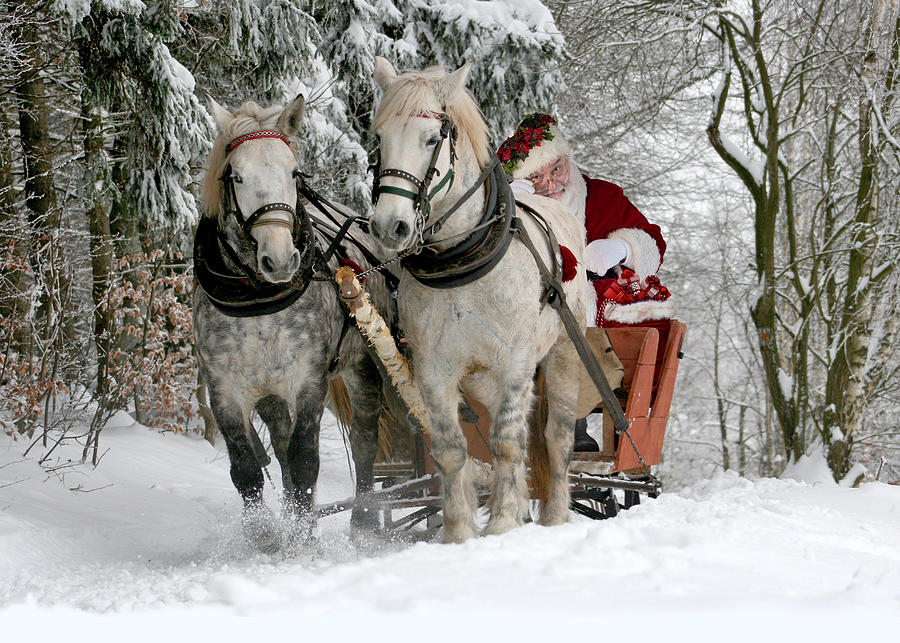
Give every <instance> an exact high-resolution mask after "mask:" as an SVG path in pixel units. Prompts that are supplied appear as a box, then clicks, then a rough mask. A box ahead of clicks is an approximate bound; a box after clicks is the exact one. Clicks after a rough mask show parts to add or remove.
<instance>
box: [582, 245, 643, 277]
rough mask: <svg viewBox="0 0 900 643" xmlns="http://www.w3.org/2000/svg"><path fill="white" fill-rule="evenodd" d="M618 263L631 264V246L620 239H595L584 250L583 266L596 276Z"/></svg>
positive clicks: (603, 273)
mask: <svg viewBox="0 0 900 643" xmlns="http://www.w3.org/2000/svg"><path fill="white" fill-rule="evenodd" d="M620 263H621V264H628V263H631V246H629V245H628V243H626V242H625V241H622V240H621V239H597V240H596V241H591V242H590V243H589V244H587V246H585V248H584V265H585V266H587V269H588V270H590V271H591V272H595V273H597V274H598V275H605V274H606V272H607V271H608V270H609V269H610V268H612V267H613V266H618V265H619V264H620Z"/></svg>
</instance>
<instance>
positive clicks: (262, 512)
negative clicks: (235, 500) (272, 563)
mask: <svg viewBox="0 0 900 643" xmlns="http://www.w3.org/2000/svg"><path fill="white" fill-rule="evenodd" d="M241 528H242V529H243V532H244V538H246V539H247V542H249V543H250V544H251V545H253V546H254V547H256V548H257V549H258V550H259V551H261V552H262V553H264V554H272V553H275V552H276V551H278V550H279V549H281V536H280V535H279V534H278V529H277V528H276V525H275V515H274V514H273V513H272V512H271V511H270V510H269V508H268V507H266V506H265V505H263V504H260V505H258V506H248V507H245V508H244V513H243V515H242V516H241Z"/></svg>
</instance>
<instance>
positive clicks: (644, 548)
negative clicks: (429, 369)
mask: <svg viewBox="0 0 900 643" xmlns="http://www.w3.org/2000/svg"><path fill="white" fill-rule="evenodd" d="M103 444H104V446H105V447H106V448H108V449H109V452H108V453H107V454H106V456H105V457H104V459H103V461H102V462H101V465H100V467H99V468H98V469H96V470H93V471H92V470H90V468H89V467H84V466H77V467H66V468H63V469H61V470H60V472H59V474H58V475H51V476H49V477H48V475H47V474H46V473H44V472H43V471H42V470H41V469H40V468H39V467H38V466H37V464H36V463H35V460H34V458H32V457H31V456H29V458H27V459H23V458H22V452H23V451H24V449H25V446H27V445H25V444H24V443H22V442H8V443H4V446H3V447H0V554H2V557H0V631H3V632H4V636H3V638H4V640H13V639H9V638H7V637H6V636H5V633H6V632H9V631H17V632H18V631H19V629H18V628H25V629H23V630H21V631H22V632H29V631H31V632H32V635H34V630H33V629H32V628H33V627H34V626H35V625H36V624H38V623H40V624H41V625H42V628H41V629H40V632H41V633H42V636H41V637H40V638H42V639H43V638H44V637H43V634H46V633H47V629H46V628H51V629H52V628H54V627H59V628H60V631H63V630H65V631H66V632H68V634H67V639H68V638H71V636H72V631H75V632H76V637H77V632H82V634H83V636H84V637H85V638H86V639H87V638H90V639H92V640H96V639H97V638H98V632H99V633H101V634H102V633H103V632H106V633H108V634H110V638H111V637H112V636H113V634H114V632H116V631H117V628H120V629H121V628H126V626H127V630H128V636H129V637H130V638H131V639H134V638H135V636H137V637H138V638H139V639H140V640H144V639H143V638H141V636H142V635H146V637H147V640H149V639H150V638H153V639H154V640H158V638H159V636H158V634H159V633H160V632H165V631H167V630H166V628H169V627H171V628H172V631H177V629H179V628H180V626H177V627H176V624H177V623H189V624H191V625H192V626H196V627H197V628H198V630H197V631H198V632H203V633H204V638H207V635H206V633H208V632H219V633H220V634H221V635H222V636H224V637H225V638H226V639H227V640H237V639H241V638H246V637H247V636H250V635H253V634H254V633H255V632H257V631H259V630H258V627H266V625H263V624H267V625H268V626H271V627H275V624H278V623H282V624H284V626H285V627H288V624H289V623H293V624H294V625H295V626H296V628H297V630H296V635H297V637H298V638H301V637H302V638H305V637H306V635H308V634H311V633H313V632H319V633H322V634H328V635H329V638H331V637H332V636H334V637H337V640H343V639H345V638H349V636H351V635H353V636H354V637H358V636H360V635H362V636H363V637H364V638H365V639H367V640H371V639H373V638H374V639H377V640H385V639H387V638H392V634H391V633H392V632H393V635H396V634H398V632H399V630H398V628H404V629H405V628H408V627H410V626H411V625H413V626H416V625H418V626H421V627H423V628H427V629H428V630H429V631H430V632H431V633H430V634H429V635H428V636H427V638H429V639H432V640H434V639H437V640H449V639H450V638H453V637H455V636H456V635H457V634H462V635H466V634H465V633H466V632H471V631H473V628H474V629H477V630H478V631H481V632H486V631H489V630H490V631H499V630H500V628H501V627H505V626H506V625H509V624H511V625H512V626H513V627H514V628H515V630H516V631H517V632H519V633H520V634H526V635H527V636H525V637H524V638H525V640H537V639H538V638H541V637H542V633H546V634H550V633H554V636H558V632H557V630H556V628H557V627H562V630H563V631H566V632H585V631H588V630H585V629H584V628H598V627H599V628H602V632H604V633H605V635H607V636H608V635H621V636H627V635H637V634H640V635H641V636H643V635H646V634H650V635H653V636H654V637H655V638H657V639H660V640H662V638H663V637H665V640H672V638H673V637H672V636H671V635H672V634H674V633H676V632H680V633H681V634H683V635H684V636H685V638H690V639H691V640H697V639H698V638H700V639H702V640H713V639H718V638H719V636H718V633H721V632H722V630H723V628H724V629H725V630H726V631H728V632H729V634H728V636H727V637H726V638H727V639H728V640H729V641H730V640H756V639H758V638H759V636H760V635H765V636H766V637H767V638H768V639H770V640H771V639H774V640H787V636H786V633H787V632H789V631H793V630H794V629H795V628H796V631H797V633H798V634H799V633H801V632H802V633H803V638H804V640H806V639H807V637H809V636H813V638H815V639H818V640H841V639H842V638H845V637H846V636H850V635H852V636H853V637H854V638H858V637H860V635H861V634H862V633H863V631H865V632H871V634H873V635H881V634H883V635H884V636H885V637H886V638H882V639H880V640H897V639H896V636H897V632H898V631H900V628H898V626H900V544H898V536H900V488H897V487H889V486H887V485H881V484H869V485H865V486H864V487H862V488H861V489H845V488H841V487H838V486H836V485H833V484H817V485H809V484H805V483H800V482H795V481H791V480H771V479H767V480H760V481H756V482H751V481H748V480H745V479H741V478H738V477H737V476H736V475H733V474H723V475H720V476H718V477H717V478H715V479H714V480H711V481H704V482H702V483H698V484H696V485H694V486H693V487H691V488H688V489H683V490H680V491H675V492H669V493H664V494H663V495H662V496H661V497H660V498H659V499H658V500H657V501H651V502H648V503H646V504H644V505H641V506H639V507H636V508H634V509H632V510H630V511H628V512H625V513H623V514H621V515H620V516H619V517H617V518H616V519H614V520H608V521H603V522H592V521H589V520H587V519H582V518H574V519H573V521H572V522H571V523H570V524H568V525H565V526H562V527H556V528H541V527H538V526H536V525H527V526H525V527H523V528H521V529H518V530H516V531H513V532H511V533H509V534H506V535H504V536H501V537H490V538H482V539H478V540H475V541H472V542H469V543H466V544H464V545H455V546H443V545H438V544H433V543H418V544H406V543H387V544H386V543H367V544H358V543H354V542H353V541H351V539H350V538H349V535H348V525H347V517H346V515H343V516H335V517H330V518H327V519H324V520H323V521H322V522H321V525H320V528H319V529H320V532H321V535H320V538H319V539H318V545H317V546H316V550H315V551H312V550H311V549H307V550H305V551H299V550H297V551H289V552H285V553H283V554H279V555H278V556H275V557H269V556H265V555H261V554H258V553H255V552H254V551H252V550H251V549H249V548H248V547H247V546H246V545H245V544H244V542H243V540H242V537H241V536H240V528H239V524H238V512H239V501H238V497H237V494H236V492H235V491H234V490H233V488H232V486H231V482H230V480H229V477H228V468H227V458H226V457H225V456H224V454H223V453H221V452H219V451H217V450H215V449H213V448H212V447H210V446H209V445H208V444H207V443H205V442H202V441H198V440H195V439H188V438H184V437H180V436H173V435H160V434H157V433H154V432H151V431H147V430H145V429H143V428H141V427H126V426H122V427H114V428H110V429H108V430H107V432H105V433H104V435H103ZM322 448H323V472H322V483H321V486H320V500H331V499H340V498H343V497H346V496H347V495H349V493H350V488H351V483H350V479H349V473H348V466H347V462H346V456H345V455H344V452H343V446H342V443H341V441H340V438H339V437H337V433H336V430H335V429H334V427H333V425H329V427H327V429H326V435H325V436H324V438H323V443H322ZM63 455H64V456H65V457H76V455H80V451H78V450H76V449H74V448H73V449H71V450H69V451H64V452H63ZM273 475H274V472H273ZM78 487H80V489H81V490H79V491H72V490H71V489H73V488H78ZM267 491H269V492H271V489H267ZM270 496H271V493H270ZM234 616H264V617H265V620H264V621H261V623H260V624H259V625H258V627H253V626H251V625H250V623H253V622H256V620H255V619H254V620H250V621H248V620H246V619H237V620H236V619H234V618H233V617H234ZM159 617H164V618H159ZM556 621H559V622H558V623H557V622H556ZM301 622H302V623H303V625H302V626H301V625H300V623H301ZM79 624H90V625H89V627H86V628H85V629H82V628H81V627H79ZM451 624H455V626H453V627H451ZM7 627H10V628H13V629H12V630H8V629H7ZM97 627H99V628H100V629H99V631H98V630H97ZM201 627H202V628H203V629H199V628H201ZM457 627H459V628H462V629H460V630H457V629H456V628H457ZM73 628H74V630H73ZM785 628H787V629H785ZM272 632H273V633H274V632H280V633H282V634H283V633H284V632H283V630H282V629H281V628H280V627H275V629H273V630H272ZM151 633H152V634H153V636H151ZM773 633H778V635H777V636H774V637H773ZM688 634H689V635H690V636H689V637H688ZM782 635H785V638H782ZM232 637H233V638H232ZM744 637H746V638H744ZM116 638H119V636H118V635H116ZM416 638H419V636H417V637H416ZM422 638H426V637H425V636H424V634H423V635H422ZM604 638H605V636H604ZM675 639H677V640H680V637H675ZM15 640H20V639H15ZM36 640H37V639H36Z"/></svg>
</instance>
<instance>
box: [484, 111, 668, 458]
mask: <svg viewBox="0 0 900 643" xmlns="http://www.w3.org/2000/svg"><path fill="white" fill-rule="evenodd" d="M497 156H498V157H499V159H500V161H501V163H502V164H503V168H504V169H505V170H506V173H507V174H508V175H509V176H510V178H511V186H512V188H513V191H514V192H517V191H526V192H532V193H535V194H539V195H541V196H546V197H549V198H551V199H557V200H558V201H560V202H562V203H563V204H564V205H565V206H567V207H568V208H569V209H570V210H571V211H572V212H573V213H574V215H575V216H577V217H579V218H580V219H581V220H582V221H583V224H584V230H585V243H586V246H585V252H584V263H585V265H584V268H585V269H586V270H587V276H588V278H589V279H590V280H591V282H592V284H593V286H594V290H595V292H596V299H595V300H594V301H593V302H592V303H593V304H594V306H593V307H592V308H589V310H588V318H587V320H586V323H587V325H589V326H606V327H614V326H623V325H634V324H640V325H652V326H655V327H656V328H657V329H658V330H659V332H660V346H665V339H666V337H667V336H668V329H669V323H668V319H670V318H671V317H672V315H673V312H674V309H673V306H672V302H671V300H670V299H669V293H668V291H667V290H666V289H665V288H664V287H662V286H661V285H660V283H659V280H658V279H657V278H656V276H655V275H656V272H657V270H658V269H659V267H660V264H662V260H663V255H664V254H665V252H666V242H665V240H664V239H663V236H662V233H661V232H660V228H659V226H657V225H654V224H652V223H650V222H649V221H647V219H646V217H644V215H643V214H641V212H640V211H639V210H638V209H637V208H636V207H635V206H634V204H632V203H631V201H629V200H628V198H627V197H626V196H625V194H624V193H623V191H622V188H620V187H619V186H618V185H616V184H614V183H610V182H609V181H602V180H600V179H591V178H588V177H587V176H585V175H584V174H582V173H581V172H580V171H579V170H578V167H577V166H576V164H575V161H574V160H573V159H572V148H571V146H570V145H569V143H568V142H567V141H566V140H565V139H564V138H563V137H562V136H560V133H559V130H558V129H557V123H556V119H555V118H553V117H552V116H548V115H547V114H529V115H528V116H526V117H525V118H524V119H523V120H522V122H521V123H519V126H518V127H517V128H516V131H515V132H514V133H513V135H512V136H510V137H509V138H508V139H506V141H505V142H504V143H503V145H501V146H500V148H499V149H498V150H497ZM596 449H597V444H596V442H594V441H593V440H592V439H591V438H590V437H589V436H587V434H586V433H585V430H584V423H583V420H580V421H579V422H578V423H577V424H576V450H577V451H588V450H596Z"/></svg>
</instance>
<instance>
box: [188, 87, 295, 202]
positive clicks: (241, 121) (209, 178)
mask: <svg viewBox="0 0 900 643" xmlns="http://www.w3.org/2000/svg"><path fill="white" fill-rule="evenodd" d="M283 109H284V108H283V107H281V106H280V105H273V106H272V107H265V108H263V107H260V106H259V105H257V104H256V103H254V102H253V101H248V102H246V103H244V104H243V105H241V106H240V108H238V110H237V111H235V112H234V114H232V116H233V118H232V119H231V121H230V122H229V123H228V125H226V126H225V128H224V129H222V130H221V131H220V132H219V135H218V136H217V137H216V140H215V142H214V143H213V147H212V150H211V151H210V153H209V157H208V158H207V161H206V175H205V176H204V177H203V186H202V192H203V203H204V205H205V208H204V210H203V214H204V216H207V217H212V218H215V217H217V216H219V213H220V211H221V206H222V190H221V184H220V183H219V177H221V176H222V172H224V171H225V167H226V166H227V165H228V163H229V161H230V159H231V154H230V153H229V152H228V151H227V147H228V144H229V143H230V142H231V141H233V140H234V139H236V138H237V137H238V136H243V135H244V134H249V133H250V132H255V131H257V130H261V129H274V128H275V124H276V122H277V121H278V116H279V115H280V114H281V112H282V110H283Z"/></svg>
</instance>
